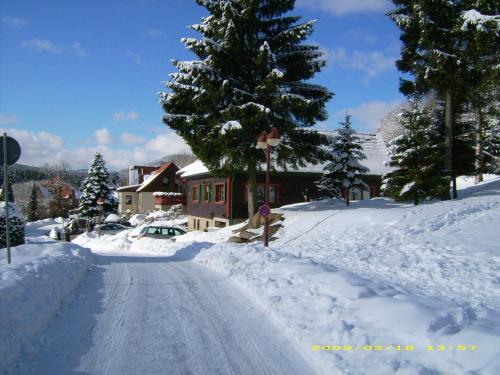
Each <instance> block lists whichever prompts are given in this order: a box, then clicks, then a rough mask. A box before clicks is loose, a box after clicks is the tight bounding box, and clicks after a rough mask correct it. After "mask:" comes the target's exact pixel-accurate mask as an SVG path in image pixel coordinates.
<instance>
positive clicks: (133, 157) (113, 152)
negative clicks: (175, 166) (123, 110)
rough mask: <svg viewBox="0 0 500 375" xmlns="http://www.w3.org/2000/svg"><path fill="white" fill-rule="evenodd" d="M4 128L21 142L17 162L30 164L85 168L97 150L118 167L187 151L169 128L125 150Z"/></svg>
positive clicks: (143, 162) (110, 145) (109, 166)
mask: <svg viewBox="0 0 500 375" xmlns="http://www.w3.org/2000/svg"><path fill="white" fill-rule="evenodd" d="M101 130H102V129H101ZM4 131H6V132H7V133H8V134H9V135H10V136H11V137H13V138H15V139H16V140H17V141H18V142H19V144H20V145H21V159H20V160H19V163H22V164H27V165H33V166H40V165H42V164H44V163H56V162H58V161H61V160H64V161H67V162H68V163H69V164H70V165H71V167H72V168H75V169H77V168H78V169H79V168H87V167H88V166H89V165H90V163H91V162H92V159H93V157H94V154H95V153H96V152H100V153H102V155H103V156H104V160H105V161H106V165H107V166H108V168H110V169H112V170H120V169H124V168H127V167H128V165H130V164H145V163H149V162H151V161H154V160H157V159H159V158H161V157H163V156H165V155H168V154H172V153H186V152H190V148H189V146H187V145H186V143H185V142H184V140H183V139H182V138H180V137H179V136H177V135H176V134H175V133H173V132H171V131H169V130H164V133H162V134H157V135H156V136H155V138H152V139H150V140H149V141H147V143H145V144H144V145H140V146H135V147H133V148H129V149H118V148H115V147H114V146H113V145H112V144H97V145H93V146H90V147H87V146H81V147H76V148H73V147H72V148H68V147H65V145H64V141H63V139H62V138H61V137H59V136H57V135H55V134H52V133H48V132H31V131H28V130H19V129H1V128H0V132H1V133H3V132H4ZM103 134H105V132H103Z"/></svg>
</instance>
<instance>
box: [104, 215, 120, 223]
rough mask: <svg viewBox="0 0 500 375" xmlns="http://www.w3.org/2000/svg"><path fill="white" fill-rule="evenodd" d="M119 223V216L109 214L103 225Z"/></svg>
mask: <svg viewBox="0 0 500 375" xmlns="http://www.w3.org/2000/svg"><path fill="white" fill-rule="evenodd" d="M120 221H121V220H120V216H118V215H116V214H109V215H108V216H107V217H106V219H105V220H104V222H105V223H119V222H120Z"/></svg>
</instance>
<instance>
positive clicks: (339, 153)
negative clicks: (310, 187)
mask: <svg viewBox="0 0 500 375" xmlns="http://www.w3.org/2000/svg"><path fill="white" fill-rule="evenodd" d="M340 125H341V128H340V129H338V130H337V134H336V135H335V136H334V137H333V139H332V140H331V145H330V147H331V150H330V161H329V162H328V164H327V165H326V166H325V168H324V173H323V176H322V177H321V179H320V181H319V183H318V188H319V189H320V190H321V191H323V192H325V193H326V194H328V195H330V196H333V197H337V198H340V197H342V195H343V194H344V195H345V201H346V204H347V205H349V193H350V192H352V191H359V190H368V185H366V183H365V182H364V181H363V180H362V179H361V178H360V177H359V176H360V175H361V174H363V173H366V172H368V168H366V167H364V166H363V165H361V164H360V162H359V161H360V160H365V159H366V156H365V154H364V153H363V147H362V146H361V144H360V143H359V137H358V136H357V135H356V131H355V130H354V129H353V128H352V124H351V116H350V115H348V114H346V117H345V120H344V121H343V122H341V123H340Z"/></svg>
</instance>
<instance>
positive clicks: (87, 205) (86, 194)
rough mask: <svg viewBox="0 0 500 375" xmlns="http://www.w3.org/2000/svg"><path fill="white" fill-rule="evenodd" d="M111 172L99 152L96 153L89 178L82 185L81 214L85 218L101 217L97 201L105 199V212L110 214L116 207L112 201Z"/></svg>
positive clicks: (89, 171)
mask: <svg viewBox="0 0 500 375" xmlns="http://www.w3.org/2000/svg"><path fill="white" fill-rule="evenodd" d="M109 185H110V181H109V172H108V170H107V168H106V165H105V162H104V159H103V157H102V155H101V154H100V153H99V152H96V154H95V156H94V161H93V162H92V164H91V165H90V167H89V170H88V174H87V177H86V178H85V180H84V181H83V185H82V197H81V198H80V205H79V210H80V214H81V215H82V216H85V217H95V216H98V215H99V207H98V205H97V199H99V198H100V197H102V198H104V200H105V204H104V206H103V210H104V212H110V211H112V210H113V209H114V208H115V207H114V204H113V200H112V199H111V194H110V193H111V191H110V188H109Z"/></svg>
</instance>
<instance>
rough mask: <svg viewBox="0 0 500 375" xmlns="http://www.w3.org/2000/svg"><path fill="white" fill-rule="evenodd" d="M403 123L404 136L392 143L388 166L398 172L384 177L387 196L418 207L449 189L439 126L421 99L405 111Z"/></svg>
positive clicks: (401, 118) (402, 118) (412, 103)
mask: <svg viewBox="0 0 500 375" xmlns="http://www.w3.org/2000/svg"><path fill="white" fill-rule="evenodd" d="M400 123H401V125H402V127H403V128H404V134H403V135H401V136H399V137H396V138H395V139H394V140H392V141H391V142H390V143H389V156H390V161H389V162H388V164H389V165H390V166H391V167H394V168H395V170H394V171H393V172H390V173H388V174H386V175H385V176H384V194H385V195H387V196H389V197H393V198H395V199H396V200H399V201H413V202H414V204H415V205H417V204H419V203H420V202H421V201H423V200H425V199H436V198H437V199H438V198H440V197H441V196H442V195H443V193H444V192H448V191H449V187H450V184H449V180H448V179H446V178H444V174H443V162H442V157H443V153H442V143H441V135H440V126H439V125H438V124H436V121H435V120H434V119H433V117H432V114H431V113H430V112H429V110H428V108H425V107H423V106H422V104H421V102H420V101H418V100H413V101H412V102H411V106H410V108H409V109H404V110H403V112H402V113H401V114H400Z"/></svg>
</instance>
